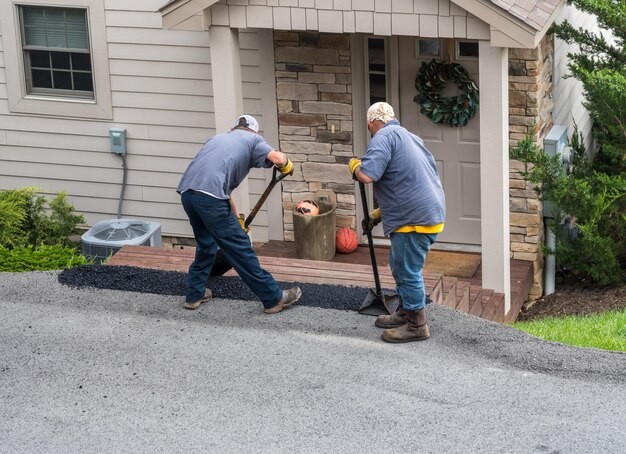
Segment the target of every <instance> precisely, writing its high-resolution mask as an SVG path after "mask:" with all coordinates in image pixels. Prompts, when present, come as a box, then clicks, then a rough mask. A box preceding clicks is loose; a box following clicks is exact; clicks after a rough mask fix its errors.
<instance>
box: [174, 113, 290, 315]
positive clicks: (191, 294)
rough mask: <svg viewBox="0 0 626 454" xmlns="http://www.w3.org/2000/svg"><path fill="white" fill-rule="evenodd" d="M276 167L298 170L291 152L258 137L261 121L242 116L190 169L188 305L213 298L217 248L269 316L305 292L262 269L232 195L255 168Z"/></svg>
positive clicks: (184, 197)
mask: <svg viewBox="0 0 626 454" xmlns="http://www.w3.org/2000/svg"><path fill="white" fill-rule="evenodd" d="M272 166H276V168H277V169H278V171H280V172H281V173H283V174H290V173H292V172H293V164H292V162H291V161H290V160H289V159H288V158H287V156H286V155H285V154H284V153H282V152H280V151H277V150H275V149H274V148H273V147H272V146H271V145H270V144H269V143H267V142H266V140H265V139H264V138H263V137H261V136H260V135H259V123H258V122H257V121H256V119H255V118H254V117H252V116H251V115H241V116H240V117H238V118H237V120H236V121H235V125H234V127H233V129H231V130H230V131H229V132H227V133H224V134H218V135H216V136H214V137H213V138H211V139H209V140H208V141H207V142H206V143H205V144H204V145H203V147H202V148H201V149H200V151H199V152H198V154H197V155H196V157H195V158H194V159H193V160H192V161H191V163H190V164H189V166H188V167H187V170H186V171H185V173H184V174H183V177H182V178H181V180H180V183H179V184H178V187H177V189H176V191H177V192H178V193H179V194H181V201H182V204H183V208H184V209H185V212H186V213H187V216H188V217H189V222H190V224H191V227H192V229H193V233H194V236H195V239H196V243H197V247H196V256H195V259H194V261H193V263H192V264H191V266H190V267H189V276H188V278H187V295H186V298H185V300H186V302H185V305H184V307H185V308H186V309H197V308H198V307H200V305H201V304H202V303H204V302H206V301H208V300H209V299H211V297H212V293H211V290H210V289H207V288H206V284H207V281H208V278H209V276H210V273H211V267H212V266H213V263H214V261H215V257H216V253H217V248H218V247H219V248H220V250H221V251H222V253H223V254H224V257H225V258H226V260H228V262H229V263H230V264H231V265H232V266H233V268H234V269H235V271H237V273H238V274H239V276H240V277H241V279H242V280H243V281H244V282H245V283H246V284H247V285H248V287H250V289H251V290H252V291H253V292H254V293H255V294H256V295H257V296H258V297H259V298H260V299H261V302H262V303H263V306H264V312H265V313H266V314H275V313H277V312H280V311H282V310H283V309H284V308H286V307H287V306H290V305H291V304H293V303H295V302H296V301H298V299H300V297H301V296H302V291H301V290H300V288H299V287H293V288H290V289H288V290H282V289H281V288H280V287H279V286H278V284H277V283H276V281H275V280H274V278H273V277H272V275H271V274H270V273H269V272H267V271H266V270H264V269H262V268H261V266H260V264H259V259H258V257H257V255H256V253H255V251H254V249H253V248H252V243H251V241H250V238H249V236H248V234H247V233H246V231H245V230H244V228H245V227H244V223H243V219H242V218H240V217H239V216H238V211H237V207H236V206H235V201H234V199H233V197H232V192H233V190H234V189H235V188H236V187H237V186H239V184H241V182H242V181H243V180H244V178H245V177H246V176H247V175H248V173H249V172H250V169H252V168H255V167H257V168H269V167H272Z"/></svg>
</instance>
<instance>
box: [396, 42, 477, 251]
mask: <svg viewBox="0 0 626 454" xmlns="http://www.w3.org/2000/svg"><path fill="white" fill-rule="evenodd" d="M477 52H478V43H472V42H468V41H452V40H450V41H448V40H445V39H422V38H414V37H400V38H399V40H398V55H399V58H398V79H399V109H398V108H396V114H397V116H398V118H399V120H400V122H401V124H402V125H403V126H404V127H405V128H407V129H408V130H409V131H411V132H413V133H414V134H417V135H418V136H420V137H421V138H422V139H423V140H424V143H425V145H426V147H427V148H428V150H430V152H431V153H432V154H433V156H434V157H435V160H436V161H437V167H438V169H439V175H440V177H441V181H442V184H443V188H444V191H445V195H446V226H445V230H444V231H443V233H441V234H440V235H439V239H438V242H440V243H441V242H443V243H457V244H469V245H478V244H480V242H481V241H480V146H479V145H480V143H479V139H480V118H479V116H480V115H479V114H476V116H475V117H474V118H473V119H472V120H470V122H469V124H468V125H467V126H465V127H456V128H455V127H451V126H448V125H442V124H435V123H433V122H431V121H430V119H428V117H426V116H425V115H423V114H421V113H420V111H419V105H418V104H417V103H416V102H415V101H414V100H413V97H414V96H415V95H416V94H417V91H416V88H415V77H416V75H417V73H418V71H419V68H420V66H421V64H422V62H429V61H431V60H432V59H433V58H435V59H437V60H444V61H447V60H448V58H449V57H450V60H452V61H453V62H457V63H460V64H461V65H463V66H464V67H465V68H466V69H467V70H468V71H469V73H470V74H471V76H472V78H473V79H474V81H475V82H477V81H478V53H477ZM458 92H459V89H458V88H457V87H456V86H455V85H454V84H453V83H449V84H448V86H447V87H446V91H444V93H443V95H444V96H449V95H453V94H458ZM394 107H396V106H394Z"/></svg>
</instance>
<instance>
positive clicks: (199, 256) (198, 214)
mask: <svg viewBox="0 0 626 454" xmlns="http://www.w3.org/2000/svg"><path fill="white" fill-rule="evenodd" d="M181 201H182V204H183V208H184V209H185V212H186V213H187V216H188V217H189V223H190V224H191V228H192V229H193V234H194V236H195V237H196V243H197V247H196V257H195V259H194V261H193V263H192V264H191V266H190V267H189V275H188V277H187V296H186V300H187V301H188V302H192V301H197V300H199V299H200V298H202V297H203V296H204V292H205V289H206V284H207V281H208V279H209V276H210V274H211V267H212V266H213V262H215V255H216V253H217V247H218V246H219V248H220V250H221V251H222V253H223V254H224V257H225V258H226V260H228V262H229V263H230V264H231V265H232V266H233V268H234V269H235V271H237V273H238V274H239V276H240V277H241V279H242V280H243V281H244V282H245V283H246V284H247V285H248V287H250V289H251V290H252V291H253V292H254V293H255V294H256V295H257V296H258V297H259V298H260V299H261V302H262V303H263V306H265V307H266V308H270V307H274V306H276V304H278V301H280V299H281V298H282V296H283V291H282V290H281V288H280V287H279V286H278V284H277V283H276V281H275V280H274V278H273V277H272V275H271V274H270V273H268V272H267V271H265V270H264V269H262V268H261V265H260V264H259V259H258V258H257V256H256V253H255V252H254V249H252V243H251V242H250V238H249V237H248V235H247V234H246V232H244V231H243V229H242V228H241V225H240V224H239V220H238V219H237V216H236V215H235V213H233V211H232V209H231V207H230V201H229V200H222V199H216V198H215V197H211V196H210V195H206V194H202V193H200V192H193V191H185V192H183V194H182V195H181Z"/></svg>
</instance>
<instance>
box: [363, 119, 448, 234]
mask: <svg viewBox="0 0 626 454" xmlns="http://www.w3.org/2000/svg"><path fill="white" fill-rule="evenodd" d="M361 162H362V165H361V171H362V172H363V173H364V174H365V175H367V176H368V177H370V178H371V179H372V180H374V195H375V196H376V199H377V200H378V204H379V207H380V214H381V216H382V219H383V231H384V233H385V235H389V234H390V233H391V232H393V231H394V230H396V229H397V228H399V227H404V226H433V225H438V224H441V223H443V222H444V221H445V198H444V193H443V187H442V186H441V181H440V180H439V175H438V173H437V165H436V164H435V159H434V158H433V155H432V154H431V153H430V152H429V151H428V150H427V149H426V147H425V146H424V142H423V141H422V139H420V138H419V137H418V136H416V135H415V134H413V133H411V132H409V131H408V130H407V129H406V128H403V127H402V126H400V123H399V122H398V121H396V120H392V121H390V122H389V123H387V124H386V125H385V126H384V127H383V128H382V129H380V130H378V132H377V133H376V134H374V137H372V140H370V143H369V145H368V147H367V153H365V155H364V156H363V158H362V160H361Z"/></svg>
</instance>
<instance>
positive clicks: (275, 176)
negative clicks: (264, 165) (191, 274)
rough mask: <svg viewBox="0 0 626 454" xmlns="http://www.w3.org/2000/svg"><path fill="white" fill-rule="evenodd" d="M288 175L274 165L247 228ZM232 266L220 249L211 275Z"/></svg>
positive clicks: (247, 221)
mask: <svg viewBox="0 0 626 454" xmlns="http://www.w3.org/2000/svg"><path fill="white" fill-rule="evenodd" d="M287 175H290V174H289V173H279V172H278V169H276V167H274V171H273V172H272V181H270V184H269V185H267V188H265V191H264V192H263V194H262V195H261V197H260V198H259V200H258V201H257V203H256V205H254V208H252V211H250V214H249V215H248V217H247V218H246V220H245V221H244V222H243V225H244V227H245V228H246V229H247V228H248V227H249V226H250V224H252V221H253V220H254V218H255V217H256V215H257V213H258V212H259V210H260V209H261V206H263V204H264V203H265V200H266V199H267V197H268V196H269V195H270V192H272V189H274V186H276V184H277V183H278V182H279V181H281V180H282V179H283V178H285V177H286V176H287ZM232 267H233V266H232V265H231V264H230V262H229V261H228V260H227V259H226V257H225V256H224V253H223V252H222V250H221V249H218V250H217V254H216V255H215V262H213V268H211V276H221V275H223V274H224V273H225V272H227V271H228V270H230V269H231V268H232Z"/></svg>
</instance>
